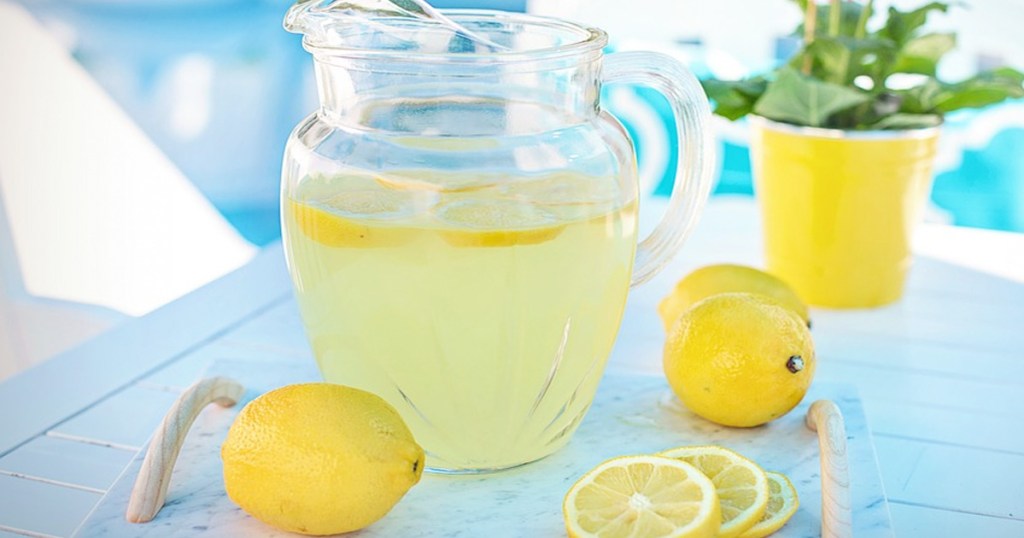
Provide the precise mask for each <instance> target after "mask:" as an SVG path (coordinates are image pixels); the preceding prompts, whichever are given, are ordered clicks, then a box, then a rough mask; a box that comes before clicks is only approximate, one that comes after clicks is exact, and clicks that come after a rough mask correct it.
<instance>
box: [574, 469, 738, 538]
mask: <svg viewBox="0 0 1024 538" xmlns="http://www.w3.org/2000/svg"><path fill="white" fill-rule="evenodd" d="M562 513H563V515H564V516H565V526H566V530H567V531H568V533H569V536H570V537H574V538H591V537H593V538H596V537H600V538H632V537H638V536H643V537H645V538H711V537H713V536H715V533H716V531H717V530H718V526H719V522H720V520H721V513H720V512H719V504H718V497H717V494H716V493H715V487H714V485H713V484H712V482H711V481H710V480H709V479H708V478H707V477H706V476H704V475H703V474H702V473H701V472H700V470H698V469H696V468H695V467H694V466H692V465H690V464H688V463H685V462H682V461H679V460H675V459H671V458H663V457H659V456H625V457H621V458H615V459H611V460H608V461H606V462H604V463H602V464H600V465H598V466H597V467H595V468H594V469H593V470H591V471H590V472H588V473H587V474H585V475H584V476H583V477H582V478H580V479H579V481H577V482H576V483H575V484H574V485H573V486H572V488H571V489H570V490H569V493H568V494H566V496H565V500H564V501H563V503H562Z"/></svg>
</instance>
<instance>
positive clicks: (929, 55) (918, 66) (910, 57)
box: [890, 33, 956, 76]
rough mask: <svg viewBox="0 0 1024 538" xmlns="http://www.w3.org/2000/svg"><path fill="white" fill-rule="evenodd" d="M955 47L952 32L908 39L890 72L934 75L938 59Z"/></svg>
mask: <svg viewBox="0 0 1024 538" xmlns="http://www.w3.org/2000/svg"><path fill="white" fill-rule="evenodd" d="M954 47H956V36H955V35H954V34H951V33H949V34H927V35H923V36H921V37H915V38H913V39H911V40H910V41H908V42H907V43H906V45H904V46H903V50H901V51H900V53H899V56H898V58H897V59H896V64H895V65H894V66H893V67H892V69H891V70H890V73H917V74H921V75H928V76H935V69H936V67H937V66H938V64H939V60H940V59H942V57H943V56H944V55H945V54H946V53H947V52H949V51H951V50H953V48H954Z"/></svg>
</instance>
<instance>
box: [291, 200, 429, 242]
mask: <svg viewBox="0 0 1024 538" xmlns="http://www.w3.org/2000/svg"><path fill="white" fill-rule="evenodd" d="M429 203H431V202H430V201H429V200H427V199H425V197H424V196H423V195H422V193H410V192H401V191H388V190H384V189H377V190H353V191H343V192H340V193H337V194H334V195H333V196H330V197H328V198H326V199H323V200H313V201H306V202H298V201H295V200H289V201H288V204H287V206H288V211H289V212H290V214H291V216H292V218H293V219H294V220H295V222H296V223H297V224H298V226H299V229H300V230H302V233H303V234H305V235H306V237H309V238H310V239H312V240H314V241H316V242H318V243H320V244H323V245H326V246H329V247H386V246H396V245H401V244H404V243H407V242H408V241H410V240H412V239H413V237H414V236H415V234H416V233H417V230H415V229H413V228H408V227H400V226H396V225H395V223H394V222H393V221H396V220H398V219H402V218H405V217H408V216H410V215H413V214H415V213H416V212H417V211H419V210H420V209H419V208H422V207H423V206H424V205H425V204H429ZM389 221H392V222H389Z"/></svg>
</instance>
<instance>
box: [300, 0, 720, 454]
mask: <svg viewBox="0 0 1024 538" xmlns="http://www.w3.org/2000/svg"><path fill="white" fill-rule="evenodd" d="M300 5H301V4H300ZM294 11H295V8H293V13H292V14H291V16H290V17H289V19H288V20H287V23H286V27H287V28H288V29H289V30H292V31H296V32H304V33H306V35H305V38H304V46H305V48H306V50H307V51H309V52H310V53H312V54H313V58H314V63H315V68H316V76H317V83H318V87H319V96H320V101H321V102H320V109H319V110H318V111H316V113H314V114H312V115H310V116H309V117H308V118H307V119H306V120H305V121H303V122H302V123H300V124H299V125H298V127H297V128H296V129H295V131H294V132H293V133H292V135H291V137H290V139H289V140H288V145H287V148H286V153H285V158H284V170H283V174H282V184H283V185H282V220H283V230H284V234H283V235H284V246H285V252H286V256H287V261H288V267H289V270H290V273H291V275H292V279H293V281H294V285H295V290H296V296H297V299H298V303H299V307H300V311H301V313H302V317H303V322H304V325H305V327H306V332H307V336H308V338H309V341H310V343H311V345H312V348H313V351H314V354H315V356H316V359H317V361H318V363H319V366H320V370H321V372H322V373H323V377H324V379H325V380H326V381H329V382H334V383H341V384H345V385H350V386H354V387H358V388H361V389H364V390H367V391H370V392H373V393H375V394H377V395H379V396H381V397H383V398H384V399H385V400H387V401H388V402H390V403H391V404H392V405H393V406H394V407H395V408H396V409H397V410H398V412H399V413H400V414H401V415H402V417H403V419H404V420H405V421H406V423H407V424H408V425H409V427H410V429H411V430H412V432H413V434H414V436H415V438H416V440H417V441H418V442H419V443H420V444H421V445H422V446H423V447H424V449H425V450H426V451H427V455H428V461H427V465H428V469H432V470H434V471H439V472H451V473H470V472H487V471H492V470H497V469H503V468H508V467H512V466H516V465H521V464H524V463H528V462H531V461H534V460H537V459H539V458H542V457H544V456H546V455H548V454H551V453H552V452H554V451H556V450H558V449H559V448H560V447H562V446H563V445H565V444H566V443H567V442H568V441H569V438H570V437H571V435H572V433H573V432H574V431H575V429H576V428H577V427H578V426H579V424H580V421H581V420H582V419H583V416H584V415H585V414H586V412H587V409H588V407H589V406H590V403H591V401H592V399H593V397H594V392H595V391H596V390H597V386H598V382H599V380H600V378H601V375H602V371H603V369H604V365H605V362H606V360H607V358H608V355H609V353H610V352H611V349H612V344H613V342H614V341H615V336H616V333H617V331H618V327H619V322H620V320H621V318H622V313H623V309H624V305H625V302H626V295H627V292H628V290H629V288H630V286H631V285H636V284H638V283H641V282H643V281H645V280H647V279H649V278H650V277H651V276H653V275H654V273H655V272H657V271H658V270H659V269H660V268H661V267H662V266H663V265H664V264H665V263H666V262H667V261H668V259H669V257H670V256H671V255H672V254H673V253H675V251H676V250H677V249H678V248H679V247H680V245H681V244H682V242H683V240H684V238H685V237H686V235H687V233H688V232H689V230H690V229H691V228H692V227H693V225H694V223H695V222H696V221H697V219H698V216H699V213H700V210H701V208H702V206H703V204H704V203H705V201H706V199H707V196H708V193H709V191H710V187H711V161H712V158H711V156H710V155H709V152H710V148H711V145H710V143H709V140H708V137H709V134H708V128H707V122H708V118H709V109H708V103H707V100H706V98H705V97H704V94H703V92H702V90H701V88H700V85H699V84H698V82H697V81H696V80H695V79H694V78H693V76H692V75H690V73H689V72H687V71H686V69H685V68H683V66H682V65H680V64H679V63H677V62H676V61H674V60H672V59H670V58H669V57H667V56H663V55H658V54H654V53H636V52H629V53H618V54H611V55H609V56H607V57H606V56H604V55H603V53H602V49H603V47H604V46H605V44H606V42H607V36H606V34H605V33H604V32H603V31H601V30H598V29H595V28H587V27H584V26H580V25H577V24H573V23H570V22H566V21H562V20H557V19H553V18H544V17H537V16H530V15H524V14H512V13H504V12H492V11H477V10H474V11H470V10H459V11H448V12H446V14H447V15H449V16H450V17H451V18H452V19H453V20H455V21H456V22H457V23H459V24H461V25H462V26H464V27H465V28H468V29H470V30H471V31H472V32H473V35H483V36H486V38H488V39H490V40H492V41H493V42H496V43H498V44H500V45H502V48H500V49H488V50H482V51H481V50H479V49H480V48H481V47H479V46H476V45H474V44H473V42H471V41H469V40H468V39H467V38H465V36H462V35H459V34H457V33H453V32H452V31H450V30H448V29H446V28H443V27H439V26H437V25H430V24H428V23H424V22H422V21H416V20H408V21H401V22H398V23H396V22H395V21H394V20H387V21H381V23H380V24H376V23H373V21H369V23H368V24H352V23H351V19H346V20H342V19H340V18H339V21H338V24H334V25H333V26H332V25H331V23H332V21H331V19H330V17H329V12H327V13H328V16H327V17H326V18H325V16H324V13H325V12H320V13H319V14H318V18H317V19H316V20H315V21H310V20H304V19H303V17H304V16H305V15H304V13H299V14H298V16H295V13H294ZM305 13H306V14H308V12H305ZM325 21H326V26H325ZM325 28H326V29H327V31H325ZM506 48H507V49H506ZM607 82H631V83H635V82H640V83H646V84H649V85H651V86H652V87H654V88H656V89H658V90H660V91H662V92H664V94H665V95H666V96H667V97H668V99H669V101H670V102H671V103H672V107H673V109H674V112H675V116H676V123H677V126H678V129H679V139H680V140H681V141H682V144H681V147H680V159H679V162H680V165H679V170H678V174H677V178H676V187H675V189H674V192H673V193H672V198H671V201H670V204H669V209H668V211H667V213H666V215H665V216H664V217H663V220H662V222H661V223H660V224H659V225H658V227H657V228H656V229H655V230H654V232H653V233H652V234H651V235H650V236H649V237H647V238H646V239H644V240H643V241H642V242H640V244H639V246H637V237H636V236H637V205H638V193H637V177H636V173H637V172H636V170H637V168H636V159H635V156H634V152H633V146H632V143H631V141H630V139H629V137H628V135H627V134H626V131H625V130H624V129H623V127H622V126H621V125H620V124H619V122H618V121H616V119H615V118H614V117H612V116H611V115H609V114H608V113H607V112H605V111H604V110H603V109H602V108H601V104H600V102H599V95H600V87H601V84H602V83H607ZM634 260H635V263H634ZM326 426H327V425H325V427H326Z"/></svg>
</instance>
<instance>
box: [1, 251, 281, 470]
mask: <svg viewBox="0 0 1024 538" xmlns="http://www.w3.org/2000/svg"><path fill="white" fill-rule="evenodd" d="M289 293H291V284H290V281H289V279H288V276H287V273H286V269H285V267H284V264H283V263H281V249H280V245H277V246H274V247H271V248H268V249H266V250H264V251H263V252H261V253H260V254H259V255H258V256H257V257H256V258H255V259H254V261H253V262H252V263H250V264H248V265H246V266H245V267H242V268H241V269H239V270H237V271H235V272H233V273H231V274H230V275H228V276H227V277H225V278H223V279H220V280H217V281H215V282H213V283H211V284H209V285H207V286H204V287H203V288H201V289H200V290H198V291H197V292H195V293H192V294H189V295H186V296H185V297H182V298H181V299H179V300H177V301H174V302H173V303H171V304H169V305H167V306H165V307H163V308H161V309H159V310H157V311H155V312H153V313H151V314H149V315H147V316H145V317H142V318H138V319H136V320H132V321H129V322H126V323H124V324H123V325H121V326H119V327H118V328H116V329H114V330H112V331H110V332H108V333H105V334H103V335H100V336H99V337H97V338H95V339H93V340H91V341H89V342H87V343H85V344H83V345H82V346H80V347H78V348H75V349H73V350H70V351H69V352H67V353H64V354H61V355H60V356H58V357H55V358H53V359H51V360H49V361H47V362H45V363H43V364H41V365H39V366H37V367H35V368H31V369H29V370H26V371H24V372H22V373H21V374H18V375H16V376H14V377H12V378H11V379H8V380H7V381H5V382H4V383H3V384H2V385H0V409H21V410H23V411H22V412H18V413H5V414H4V417H3V427H2V428H0V455H3V454H5V453H7V452H9V451H11V450H12V449H13V448H14V447H16V446H18V445H20V444H22V443H24V442H26V441H28V440H29V439H31V438H33V437H35V436H36V435H38V434H40V433H42V432H44V431H46V430H48V429H50V428H51V427H52V426H53V425H55V424H57V423H58V422H60V421H62V420H64V419H66V418H67V417H69V416H71V415H73V414H75V413H78V412H80V411H82V410H83V409H85V408H87V407H89V406H90V405H92V404H94V403H95V402H97V401H99V400H100V399H102V398H104V397H106V396H107V395H109V394H111V393H112V392H114V391H116V390H118V389H120V388H121V387H123V386H125V385H126V384H128V383H130V382H132V381H133V380H135V379H138V378H141V377H143V376H145V375H146V374H148V373H149V372H151V371H153V370H154V369H156V368H159V367H161V366H163V365H165V364H167V363H169V362H170V361H173V360H174V358H175V357H177V356H178V355H181V354H182V353H185V352H187V351H188V350H190V349H192V348H194V347H196V346H198V345H201V344H202V343H203V342H205V341H207V340H209V339H211V338H214V337H216V336H218V335H219V334H221V333H223V332H225V331H227V330H230V329H231V328H232V327H234V326H235V325H237V324H238V323H239V322H240V321H241V320H244V319H246V318H247V317H250V316H253V315H258V313H259V312H260V311H262V309H265V308H268V307H269V306H272V305H273V304H274V303H275V302H276V301H279V300H280V299H281V298H282V297H285V296H286V295H287V294H289ZM29 402H31V404H30V405H29Z"/></svg>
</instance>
